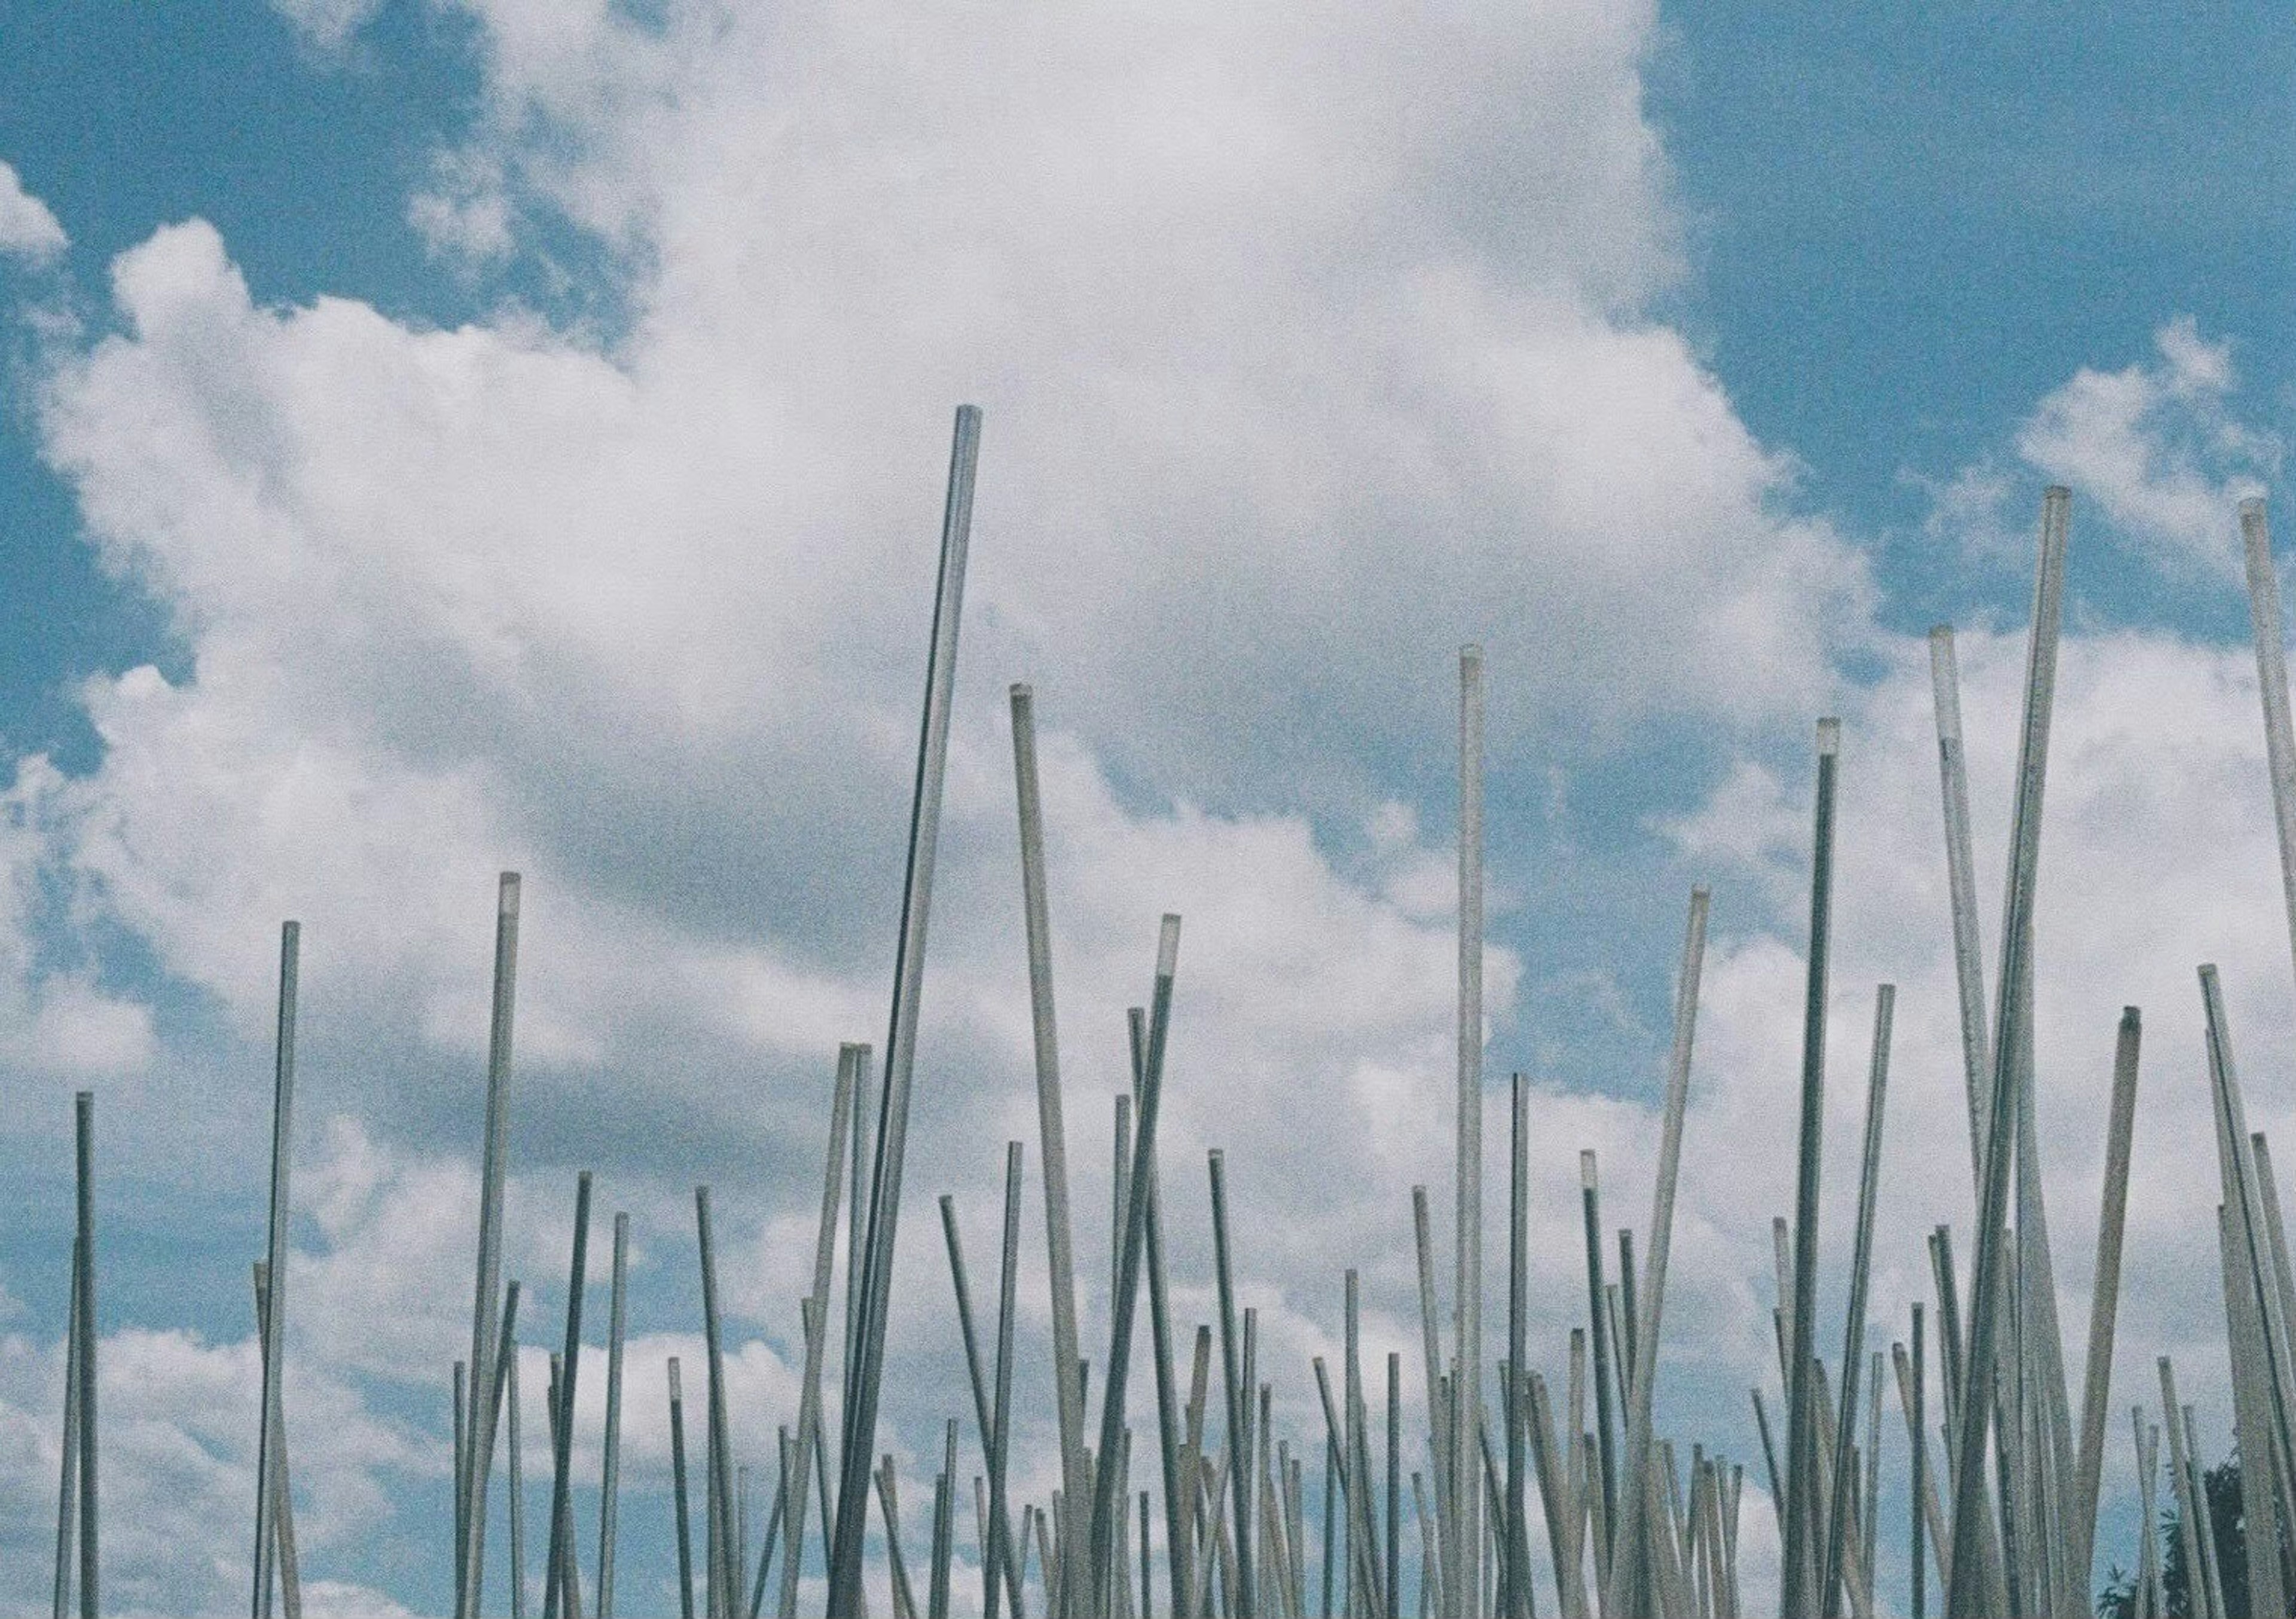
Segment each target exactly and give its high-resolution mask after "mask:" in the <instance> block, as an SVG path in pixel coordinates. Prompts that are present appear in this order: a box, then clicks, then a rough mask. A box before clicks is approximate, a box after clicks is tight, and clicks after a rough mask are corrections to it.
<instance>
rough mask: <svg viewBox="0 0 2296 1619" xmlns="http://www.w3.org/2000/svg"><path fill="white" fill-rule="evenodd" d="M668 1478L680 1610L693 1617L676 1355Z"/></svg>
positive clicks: (690, 1517)
mask: <svg viewBox="0 0 2296 1619" xmlns="http://www.w3.org/2000/svg"><path fill="white" fill-rule="evenodd" d="M669 1477H670V1488H671V1490H672V1492H673V1493H674V1495H675V1497H676V1512H677V1611H678V1614H679V1615H680V1619H693V1515H692V1513H691V1512H690V1511H689V1510H688V1509H687V1506H686V1499H687V1498H686V1488H685V1390H684V1389H683V1388H681V1387H680V1386H679V1382H678V1375H677V1357H676V1355H672V1356H670V1357H669Z"/></svg>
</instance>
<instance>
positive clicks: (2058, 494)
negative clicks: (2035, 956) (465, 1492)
mask: <svg viewBox="0 0 2296 1619" xmlns="http://www.w3.org/2000/svg"><path fill="white" fill-rule="evenodd" d="M2070 504H2071V495H2070V494H2069V493H2068V492H2067V491H2065V490H2064V489H2062V488H2059V487H2051V488H2050V489H2049V491H2048V492H2047V494H2046V496H2045V498H2044V501H2043V504H2042V519H2041V557H2040V566H2039V568H2038V571H2037V574H2036V577H2035V581H2034V589H2033V630H2032V638H2031V642H2030V646H2029V648H2028V651H2027V658H2026V673H2025V719H2024V727H2023V734H2022V737H2021V740H2020V742H2019V745H2018V770H2017V794H2016V801H2015V803H2016V807H2015V811H2014V814H2013V819H2012V832H2011V838H2010V869H2009V884H2008V889H2009V903H2008V904H2007V906H2006V907H2005V913H2004V915H2003V918H2002V935H2003V939H2004V956H2003V960H2002V962H2001V973H2000V979H1999V985H1998V989H1999V996H1998V1003H1999V1008H2000V1010H1999V1012H1998V1013H1997V1016H1996V1018H1995V1033H1994V1050H1993V1089H1992V1093H1991V1094H1990V1095H1989V1097H1988V1098H1987V1100H1988V1101H1989V1103H1990V1104H1991V1109H1992V1117H1991V1119H1990V1120H1989V1123H1988V1125H1987V1128H1986V1132H1985V1174H1984V1177H1983V1179H1984V1185H1983V1186H1982V1188H1981V1189H1980V1191H1981V1195H1980V1198H1979V1199H1978V1217H1977V1225H1976V1243H1977V1257H1976V1265H1975V1271H1974V1273H1973V1275H1972V1278H1971V1286H1970V1294H1969V1300H1970V1308H1969V1315H1970V1321H1969V1351H1968V1353H1967V1354H1966V1355H1965V1356H1964V1361H1963V1365H1962V1373H1961V1375H1962V1387H1963V1392H1964V1398H1963V1399H1962V1400H1961V1402H1960V1410H1958V1411H1957V1412H1956V1416H1957V1417H1958V1419H1959V1423H1958V1426H1959V1428H1960V1435H1959V1438H1958V1440H1957V1442H1956V1444H1955V1445H1954V1447H1953V1456H1952V1466H1953V1469H1954V1488H1953V1523H1954V1529H1953V1573H1952V1575H1951V1577H1950V1579H1949V1580H1948V1585H1947V1590H1946V1612H1947V1615H1948V1619H1971V1616H1972V1615H1977V1614H1979V1613H1980V1612H1982V1611H1983V1606H1984V1594H1983V1592H1982V1591H1981V1590H1980V1589H1979V1587H1980V1574H1979V1559H1978V1557H1977V1553H1976V1546H1977V1543H1978V1537H1977V1531H1976V1525H1977V1523H1978V1521H1979V1518H1980V1513H1981V1508H1982V1502H1983V1500H1984V1487H1985V1449H1986V1445H1985V1438H1986V1432H1987V1427H1988V1424H1989V1419H1990V1418H1991V1416H1992V1405H1993V1402H1992V1400H1991V1399H1990V1398H1989V1397H1988V1396H1989V1391H1990V1390H1991V1389H1992V1388H1993V1387H1994V1373H1995V1344H1996V1339H1997V1336H1998V1331H1999V1323H1998V1321H1997V1315H1998V1313H1999V1312H1998V1309H1997V1305H1998V1304H1999V1302H2000V1296H2001V1291H2002V1289H2001V1280H2002V1273H2003V1271H2004V1269H2005V1259H2004V1256H2003V1253H2002V1249H2003V1247H2004V1240H2003V1234H2004V1232H2005V1229H2006V1224H2007V1216H2008V1211H2009V1170H2010V1166H2011V1165H2012V1163H2013V1161H2014V1158H2015V1154H2014V1153H2013V1151H2012V1150H2010V1148H2011V1147H2012V1146H2013V1142H2012V1141H2011V1139H2010V1138H2011V1136H2012V1134H2013V1132H2014V1131H2015V1129H2016V1124H2017V1117H2018V1109H2017V1081H2018V1074H2019V1070H2018V1056H2019V1053H2021V1051H2024V1050H2025V1049H2026V1047H2025V1031H2024V1022H2025V1020H2026V1019H2027V1018H2030V1016H2031V1006H2030V1000H2029V998H2028V995H2027V993H2026V992H2027V991H2028V989H2029V987H2030V981H2031V977H2030V973H2029V972H2028V971H2027V970H2026V956H2027V954H2028V953H2029V952H2030V948H2031V942H2032V926H2031V919H2032V909H2033V904H2034V895H2035V891H2036V888H2037V886H2038V871H2039V863H2040V832H2041V828H2040V814H2041V789H2042V783H2043V779H2044V777H2045V775H2046V764H2047V753H2048V725H2049V708H2050V699H2051V696H2052V694H2053V692H2054V687H2055V683H2056V653H2057V626H2058V620H2059V617H2060V614H2061V612H2062V604H2063V592H2064V559H2065V546H2066V539H2067V533H2068V528H2069V512H2070ZM2006 1505H2008V1503H2005V1506H2006Z"/></svg>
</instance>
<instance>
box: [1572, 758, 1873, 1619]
mask: <svg viewBox="0 0 2296 1619" xmlns="http://www.w3.org/2000/svg"><path fill="white" fill-rule="evenodd" d="M1821 779H1822V780H1825V781H1826V782H1827V783H1828V786H1829V787H1830V785H1831V773H1828V774H1827V775H1826V776H1825V777H1824V778H1821ZM1821 802H1824V803H1826V804H1827V805H1828V806H1829V807H1830V802H1831V801H1830V798H1823V799H1822V800H1821ZM1706 911H1707V891H1706V890H1705V889H1704V888H1693V889H1692V890H1691V891H1690V916H1689V920H1688V922H1687V923H1686V925H1685V928H1684V932H1683V941H1682V969H1681V975H1680V977H1678V978H1677V981H1676V985H1675V995H1674V1044H1673V1050H1672V1051H1671V1052H1670V1053H1669V1056H1668V1059H1667V1081H1666V1114H1665V1119H1664V1123H1663V1124H1662V1126H1661V1132H1660V1137H1659V1163H1658V1183H1657V1187H1656V1189H1655V1190H1654V1191H1653V1192H1652V1199H1651V1229H1650V1250H1649V1253H1648V1255H1647V1256H1646V1259H1645V1263H1647V1264H1648V1266H1649V1275H1648V1279H1647V1280H1646V1281H1645V1282H1644V1286H1643V1288H1641V1298H1640V1301H1639V1303H1640V1308H1641V1312H1642V1320H1641V1322H1640V1324H1639V1325H1637V1326H1636V1329H1635V1339H1634V1342H1635V1362H1634V1368H1635V1375H1634V1381H1633V1382H1632V1384H1631V1385H1629V1389H1628V1411H1627V1478H1628V1483H1629V1484H1630V1485H1631V1486H1633V1487H1630V1488H1629V1489H1628V1492H1627V1500H1626V1508H1625V1511H1626V1522H1625V1524H1624V1525H1622V1532H1621V1533H1620V1534H1619V1535H1618V1537H1617V1538H1616V1540H1615V1541H1614V1542H1613V1544H1612V1547H1611V1566H1610V1568H1609V1570H1608V1571H1607V1574H1606V1576H1605V1577H1606V1580H1607V1582H1608V1584H1609V1587H1610V1590H1611V1599H1610V1601H1609V1602H1608V1603H1607V1604H1606V1605H1605V1606H1606V1610H1607V1611H1608V1612H1610V1613H1612V1614H1632V1613H1635V1612H1637V1611H1639V1609H1640V1608H1641V1607H1644V1606H1648V1605H1649V1600H1650V1599H1649V1595H1648V1591H1647V1588H1646V1585H1645V1580H1646V1573H1645V1558H1644V1555H1643V1554H1644V1544H1643V1537H1644V1512H1645V1511H1646V1509H1647V1504H1646V1503H1647V1496H1648V1493H1649V1492H1648V1491H1647V1490H1646V1489H1644V1488H1643V1487H1641V1486H1640V1485H1638V1484H1635V1483H1634V1481H1636V1480H1639V1479H1644V1478H1646V1477H1647V1476H1649V1474H1650V1466H1651V1404H1652V1390H1653V1389H1654V1388H1655V1386H1657V1383H1658V1341H1659V1328H1660V1318H1661V1311H1662V1308H1663V1306H1664V1304H1665V1302H1666V1266H1667V1255H1668V1253H1669V1247H1670V1245H1671V1243H1672V1240H1673V1231H1674V1198H1675V1187H1676V1182H1677V1177H1678V1176H1679V1175H1680V1173H1681V1168H1682V1125H1683V1116H1684V1114H1685V1111H1686V1109H1687V1108H1688V1106H1689V1100H1690V1063H1691V1053H1692V1051H1693V1043H1694V1042H1695V1039H1696V1036H1697V1032H1698V984H1699V976H1700V973H1701V971H1702V969H1703V967H1704V964H1705V960H1706Z"/></svg>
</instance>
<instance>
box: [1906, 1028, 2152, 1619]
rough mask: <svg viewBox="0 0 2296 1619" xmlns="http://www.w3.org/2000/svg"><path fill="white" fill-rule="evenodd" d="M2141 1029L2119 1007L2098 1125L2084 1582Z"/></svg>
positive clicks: (2084, 1400) (2085, 1425) (2084, 1450)
mask: <svg viewBox="0 0 2296 1619" xmlns="http://www.w3.org/2000/svg"><path fill="white" fill-rule="evenodd" d="M2143 1043H2144V1018H2143V1015H2142V1014H2141V1013H2139V1012H2138V1011H2137V1010H2136V1008H2135V1007H2133V1006H2129V1007H2123V1008H2122V1009H2121V1012H2120V1035H2119V1037H2118V1039H2117V1041H2116V1043H2115V1045H2114V1050H2113V1058H2112V1113H2111V1116H2110V1117H2109V1119H2108V1121H2107V1123H2106V1125H2105V1132H2104V1197H2103V1209H2102V1210H2101V1211H2100V1213H2099V1214H2098V1216H2097V1226H2096V1283H2095V1287H2094V1288H2092V1289H2091V1291H2090V1303H2089V1312H2088V1353H2087V1358H2086V1359H2085V1360H2084V1361H2083V1362H2082V1383H2083V1386H2082V1389H2081V1432H2080V1464H2079V1465H2080V1475H2079V1479H2078V1481H2077V1483H2076V1485H2075V1492H2076V1493H2075V1498H2074V1517H2073V1528H2074V1530H2075V1532H2076V1533H2079V1536H2080V1540H2079V1543H2078V1548H2077V1549H2076V1551H2075V1553H2074V1555H2073V1558H2072V1568H2073V1573H2074V1574H2075V1576H2076V1577H2077V1578H2078V1579H2079V1581H2080V1582H2081V1584H2082V1586H2083V1587H2084V1588H2086V1587H2087V1584H2088V1581H2089V1577H2090V1570H2091V1566H2092V1565H2093V1564H2094V1563H2095V1558H2096V1502H2097V1494H2098V1490H2099V1487H2100V1484H2101V1477H2102V1474H2103V1463H2104V1409H2105V1403H2106V1402H2107V1401H2108V1400H2110V1399H2111V1398H2112V1329H2113V1322H2114V1320H2115V1318H2116V1316H2117V1315H2118V1313H2119V1310H2120V1239H2121V1233H2122V1231H2124V1230H2125V1229H2126V1227H2127V1224H2128V1160H2129V1148H2130V1142H2131V1138H2132V1137H2133V1135H2134V1134H2135V1132H2136V1063H2137V1056H2138V1051H2139V1048H2140V1047H2141V1046H2142V1044H2143ZM1916 1619H1919V1616H1918V1615H1916Z"/></svg>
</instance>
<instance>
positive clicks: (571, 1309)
mask: <svg viewBox="0 0 2296 1619" xmlns="http://www.w3.org/2000/svg"><path fill="white" fill-rule="evenodd" d="M589 1252H590V1172H589V1171H588V1170H584V1171H582V1172H581V1173H580V1174H578V1175H577V1176H576V1177H575V1180H574V1257H573V1261H572V1263H570V1264H569V1265H568V1267H567V1271H568V1275H567V1278H566V1348H565V1351H564V1353H563V1354H562V1358H561V1360H560V1361H559V1367H560V1370H559V1375H558V1377H557V1378H556V1380H555V1392H554V1393H553V1395H552V1410H553V1411H554V1412H555V1414H556V1415H555V1420H556V1422H557V1427H555V1428H554V1429H553V1433H552V1442H553V1443H552V1451H553V1454H552V1457H551V1481H550V1561H549V1562H548V1563H547V1564H546V1565H545V1567H544V1569H543V1574H542V1612H543V1615H544V1619H556V1616H557V1615H559V1614H561V1613H566V1612H569V1611H570V1605H569V1607H560V1602H561V1600H562V1599H563V1598H565V1597H566V1596H568V1595H569V1593H568V1592H567V1590H566V1587H565V1582H563V1580H562V1578H561V1575H562V1572H563V1570H564V1569H566V1568H568V1567H570V1566H572V1563H573V1558H572V1557H571V1556H570V1552H571V1550H572V1545H571V1542H572V1540H573V1532H574V1518H573V1489H574V1478H573V1474H574V1384H575V1379H576V1377H577V1375H578V1371H579V1369H580V1363H581V1355H582V1278H583V1273H584V1271H586V1269H587V1261H588V1255H589ZM487 1348H488V1351H489V1352H490V1353H491V1351H492V1350H493V1348H494V1345H491V1344H489V1345H487ZM479 1426H480V1425H479V1424H478V1423H477V1422H475V1421H473V1422H472V1424H471V1427H472V1428H473V1429H474V1430H475V1429H476V1428H477V1427H479Z"/></svg>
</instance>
